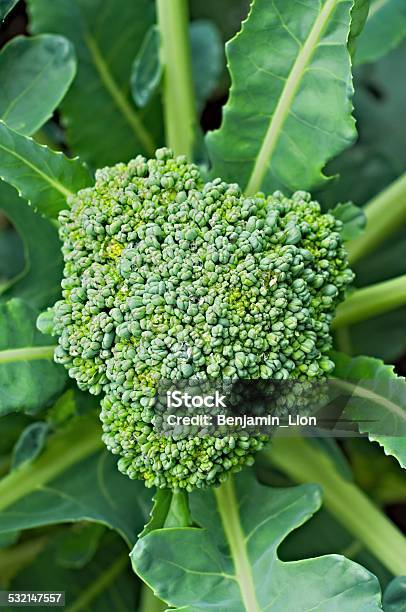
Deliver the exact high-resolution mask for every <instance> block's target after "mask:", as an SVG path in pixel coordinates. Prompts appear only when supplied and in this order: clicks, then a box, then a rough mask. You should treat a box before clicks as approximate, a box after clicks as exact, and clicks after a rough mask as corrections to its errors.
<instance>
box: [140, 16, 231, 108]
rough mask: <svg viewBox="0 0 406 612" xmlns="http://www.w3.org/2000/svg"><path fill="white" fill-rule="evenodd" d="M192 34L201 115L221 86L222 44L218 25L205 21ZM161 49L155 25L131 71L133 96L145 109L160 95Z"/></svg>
mask: <svg viewBox="0 0 406 612" xmlns="http://www.w3.org/2000/svg"><path fill="white" fill-rule="evenodd" d="M189 33H190V45H191V54H192V73H193V74H192V76H193V84H194V88H195V98H196V104H197V107H198V110H199V112H200V111H201V110H202V108H203V106H204V104H205V102H206V100H207V99H208V98H209V97H210V96H211V94H212V93H213V91H214V89H215V87H216V85H217V84H218V81H219V78H220V74H221V70H222V67H223V55H224V54H223V44H222V40H221V35H220V32H219V30H218V28H217V27H216V25H215V24H214V23H213V22H211V21H209V20H206V19H200V20H196V21H193V22H192V23H191V24H190V28H189ZM159 45H160V42H159V30H158V28H157V27H156V26H155V25H154V26H152V27H151V28H150V29H149V30H148V32H147V34H146V35H145V38H144V41H143V43H142V45H141V48H140V50H139V52H138V54H137V56H136V58H135V60H134V63H133V66H132V71H131V92H132V96H133V98H134V101H135V103H136V104H137V105H138V106H140V107H142V108H143V107H144V106H146V105H147V104H148V102H149V101H150V100H151V98H152V96H153V95H154V94H155V93H156V92H157V90H158V88H159V85H160V82H161V79H162V64H161V62H160V58H159Z"/></svg>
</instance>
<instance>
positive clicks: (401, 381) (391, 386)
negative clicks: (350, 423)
mask: <svg viewBox="0 0 406 612" xmlns="http://www.w3.org/2000/svg"><path fill="white" fill-rule="evenodd" d="M332 358H333V361H334V362H335V364H336V367H335V370H334V376H335V377H336V378H338V379H340V380H339V382H338V386H339V388H343V389H344V390H347V391H348V392H349V393H350V395H351V399H350V401H349V402H348V405H347V406H346V408H345V411H344V414H343V415H342V416H343V417H346V418H351V419H354V420H356V421H358V428H359V431H360V432H361V433H367V434H368V437H369V439H370V440H371V441H373V442H378V443H379V444H380V445H381V446H382V447H383V449H384V451H385V453H386V454H387V455H393V456H394V457H396V459H397V460H398V461H399V463H400V465H401V466H402V467H404V468H406V379H405V378H402V377H400V376H397V375H396V374H395V373H394V368H393V366H389V365H385V364H384V363H383V362H382V361H380V360H379V359H374V358H373V357H364V356H361V357H353V358H352V357H348V356H347V355H344V354H343V353H336V352H334V354H333V356H332Z"/></svg>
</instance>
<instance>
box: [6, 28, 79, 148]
mask: <svg viewBox="0 0 406 612" xmlns="http://www.w3.org/2000/svg"><path fill="white" fill-rule="evenodd" d="M75 73H76V59H75V52H74V48H73V46H72V44H71V43H70V42H69V41H68V40H67V39H66V38H64V37H63V36H55V35H53V34H43V35H42V36H35V37H34V38H26V37H25V36H17V37H16V38H13V39H12V40H11V41H10V42H9V43H8V44H7V45H6V46H5V47H3V49H2V50H1V52H0V82H1V89H0V119H2V120H3V121H4V122H5V123H6V124H7V125H8V126H9V127H10V128H12V129H13V130H16V131H17V132H20V134H25V135H26V136H30V135H31V134H33V133H34V132H36V131H37V130H38V129H39V128H40V127H41V126H42V125H43V124H44V123H45V122H46V121H47V120H48V119H49V118H50V117H51V116H52V113H53V112H54V110H55V109H56V107H57V106H58V105H59V103H60V101H61V100H62V98H63V97H64V95H65V94H66V92H67V90H68V88H69V86H70V84H71V82H72V79H73V77H74V76H75Z"/></svg>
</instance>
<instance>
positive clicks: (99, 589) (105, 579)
mask: <svg viewBox="0 0 406 612" xmlns="http://www.w3.org/2000/svg"><path fill="white" fill-rule="evenodd" d="M126 566H129V558H128V555H122V556H121V557H119V558H118V559H116V560H115V561H114V562H113V563H112V564H111V565H110V566H109V567H108V568H107V569H106V570H105V571H104V572H102V573H101V574H99V575H98V577H97V578H96V580H95V581H94V582H92V583H91V585H90V586H89V587H87V588H86V589H85V590H84V591H83V592H82V593H81V594H80V595H79V597H78V598H77V599H76V601H74V602H73V603H72V604H71V605H70V606H68V607H67V608H66V612H80V610H88V609H89V604H91V603H92V602H93V601H94V600H95V599H96V598H97V597H98V596H99V595H100V594H101V593H103V591H105V590H106V589H107V588H108V587H109V586H110V585H111V584H113V583H114V582H115V580H116V579H117V577H118V576H119V575H120V574H121V572H123V571H124V569H125V568H126Z"/></svg>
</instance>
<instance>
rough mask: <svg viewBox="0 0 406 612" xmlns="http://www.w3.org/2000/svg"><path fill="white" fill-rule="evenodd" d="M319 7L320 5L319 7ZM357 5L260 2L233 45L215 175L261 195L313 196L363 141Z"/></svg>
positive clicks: (346, 1) (216, 135)
mask: <svg viewBox="0 0 406 612" xmlns="http://www.w3.org/2000/svg"><path fill="white" fill-rule="evenodd" d="M316 5H317V6H316ZM352 5H353V2H352V0H323V1H321V2H319V3H314V2H309V1H306V2H303V1H299V0H288V1H287V0H275V1H273V2H270V1H269V0H255V2H253V4H252V7H251V12H250V14H249V16H248V18H247V20H246V21H245V22H244V23H243V27H242V30H241V32H239V33H238V34H237V35H236V36H235V37H234V38H233V39H232V40H231V41H230V42H229V43H227V59H228V63H229V68H230V73H231V79H232V86H231V91H230V97H229V100H228V102H227V104H226V106H225V108H224V111H223V122H222V125H221V127H220V129H219V130H216V131H215V132H211V133H209V134H208V136H207V144H208V149H209V155H210V157H211V160H212V163H213V172H212V174H213V176H221V177H222V178H223V179H225V180H229V181H231V182H232V181H235V180H238V182H239V183H240V185H241V186H242V187H243V188H244V189H246V191H247V193H249V194H252V193H254V192H256V191H258V190H259V189H262V190H264V191H267V192H272V191H274V190H275V189H282V190H285V191H286V190H287V191H292V190H295V189H311V188H314V187H316V186H318V185H321V184H323V183H325V182H326V181H327V180H328V179H327V178H326V177H325V176H324V175H323V173H322V169H323V167H324V165H325V164H326V162H327V161H328V160H329V159H331V158H332V157H333V156H335V155H337V154H338V153H340V152H341V151H342V150H343V149H345V148H346V147H347V146H349V145H350V144H351V142H352V141H353V140H354V137H355V135H356V130H355V123H354V119H353V118H352V116H351V111H352V104H351V97H352V93H353V88H352V79H351V65H350V56H349V53H348V49H347V39H348V35H349V29H350V11H351V8H352Z"/></svg>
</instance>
